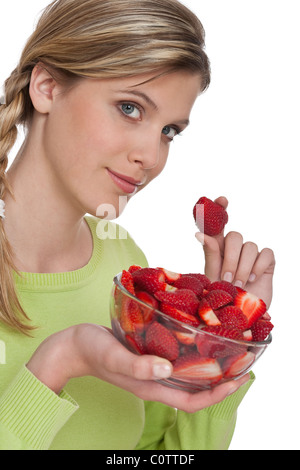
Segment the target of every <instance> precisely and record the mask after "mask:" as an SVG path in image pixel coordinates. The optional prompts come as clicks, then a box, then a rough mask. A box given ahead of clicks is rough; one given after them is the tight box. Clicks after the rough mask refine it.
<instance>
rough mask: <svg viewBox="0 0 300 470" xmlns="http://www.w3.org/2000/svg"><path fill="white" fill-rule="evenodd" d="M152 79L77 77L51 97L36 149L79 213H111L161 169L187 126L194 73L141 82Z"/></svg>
mask: <svg viewBox="0 0 300 470" xmlns="http://www.w3.org/2000/svg"><path fill="white" fill-rule="evenodd" d="M153 77H154V75H153V74H146V75H142V76H135V77H131V78H120V79H109V80H103V79H102V80H98V79H95V80H90V79H82V80H80V81H79V82H78V83H77V84H76V85H75V86H74V87H72V88H71V89H70V90H68V91H67V92H66V93H57V94H56V95H55V98H54V99H53V103H52V106H51V110H50V112H49V113H48V115H47V121H46V125H45V127H44V138H43V146H44V154H45V156H46V159H47V164H48V167H49V165H50V168H51V170H52V174H53V175H54V182H55V183H54V184H57V185H58V186H57V189H58V190H60V191H61V190H63V194H64V195H66V197H69V198H70V201H71V202H72V204H76V206H77V207H78V208H80V210H82V211H83V212H84V213H86V212H88V213H90V214H94V215H96V213H97V215H98V216H101V215H102V214H101V207H109V206H113V207H114V208H115V210H116V216H118V215H119V206H120V197H121V196H123V198H122V200H123V201H124V198H126V197H127V198H128V199H129V198H130V197H132V196H133V195H134V194H135V193H136V192H137V191H140V190H141V189H142V188H143V187H145V186H146V185H147V184H148V183H149V182H150V181H151V180H153V178H155V177H156V176H157V175H158V174H159V173H160V172H161V171H162V169H163V168H164V166H165V164H166V160H167V156H168V152H169V147H170V143H171V142H172V140H173V139H174V138H176V134H178V133H180V132H182V131H183V130H184V129H185V127H186V126H187V125H188V120H189V116H190V112H191V109H192V106H193V104H194V102H195V100H196V98H197V96H198V95H199V93H200V86H201V82H200V77H199V75H197V74H191V73H188V72H183V71H179V72H174V73H170V74H165V75H162V76H160V77H157V78H155V79H154V80H152V81H148V82H146V81H147V80H149V79H151V78H153ZM143 82H146V83H143ZM122 204H123V203H122ZM99 208H100V209H99Z"/></svg>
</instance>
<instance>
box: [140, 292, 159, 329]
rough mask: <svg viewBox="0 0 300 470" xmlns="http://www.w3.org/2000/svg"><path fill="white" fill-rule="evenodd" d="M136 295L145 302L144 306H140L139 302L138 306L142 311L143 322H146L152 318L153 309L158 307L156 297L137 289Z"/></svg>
mask: <svg viewBox="0 0 300 470" xmlns="http://www.w3.org/2000/svg"><path fill="white" fill-rule="evenodd" d="M136 297H137V298H138V299H139V300H141V301H142V302H144V303H145V304H147V305H145V306H142V305H141V304H140V305H139V307H140V309H141V311H142V313H143V317H144V323H145V324H148V323H150V321H151V320H152V319H153V315H154V314H155V310H157V309H158V307H159V304H158V300H156V298H155V297H153V295H151V294H149V293H148V292H146V291H137V292H136Z"/></svg>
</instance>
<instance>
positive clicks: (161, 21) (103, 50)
mask: <svg viewBox="0 0 300 470" xmlns="http://www.w3.org/2000/svg"><path fill="white" fill-rule="evenodd" d="M204 49H205V43H204V30H203V27H202V24H201V22H200V21H199V19H198V18H197V17H196V16H195V15H194V14H193V13H192V12H191V11H190V10H189V9H188V8H187V7H185V6H184V5H183V4H181V3H180V2H179V1H177V0H55V1H53V2H52V3H51V4H50V5H49V6H48V7H46V8H45V10H44V11H43V13H42V15H41V17H40V19H39V21H38V23H37V26H36V29H35V31H34V32H33V34H32V35H31V37H30V38H29V39H28V41H27V43H26V45H25V47H24V50H23V53H22V55H21V58H20V61H19V64H18V66H17V67H16V69H15V70H14V71H13V72H12V74H11V76H10V77H9V78H8V79H7V80H6V82H5V98H6V104H5V105H2V106H0V198H1V199H2V198H3V195H4V193H5V191H8V192H10V193H11V194H12V190H11V188H10V186H9V182H8V180H7V178H6V168H7V164H8V154H9V151H10V149H11V148H12V147H13V145H14V143H15V141H16V137H17V132H18V130H17V126H18V125H23V126H25V127H26V126H28V124H29V123H30V120H31V118H32V115H33V105H32V102H31V99H30V95H29V84H30V79H31V73H32V70H33V68H34V67H35V66H36V65H37V64H38V63H42V64H43V65H44V66H45V67H46V68H47V67H48V68H49V70H51V72H52V73H53V74H54V75H56V77H55V78H56V79H60V80H62V79H63V80H66V81H67V82H68V81H72V80H76V79H78V78H98V79H99V78H114V77H128V76H134V75H139V74H143V73H148V72H150V71H151V72H152V71H153V72H156V71H157V73H158V74H159V73H160V72H161V71H162V70H168V71H173V70H181V69H184V70H188V71H191V72H193V73H198V74H199V77H200V78H201V82H202V83H201V84H202V89H203V90H205V89H206V88H207V87H208V85H209V83H210V66H209V60H208V58H207V55H206V53H205V51H204ZM12 195H13V194H12ZM6 216H7V217H9V214H7V215H6ZM0 259H1V265H0V320H2V321H3V322H5V323H6V324H8V325H10V326H12V327H13V328H17V329H18V330H20V331H22V332H24V333H26V332H28V331H30V329H31V328H32V327H31V326H30V325H29V324H28V322H27V320H28V317H27V315H26V313H25V312H24V311H23V309H22V307H21V305H20V303H19V301H18V297H17V293H16V291H15V286H14V276H13V271H16V269H15V267H14V264H13V253H12V249H11V247H10V245H9V242H8V240H7V238H6V236H5V231H4V228H3V224H2V222H1V221H0Z"/></svg>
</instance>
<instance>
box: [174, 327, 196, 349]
mask: <svg viewBox="0 0 300 470" xmlns="http://www.w3.org/2000/svg"><path fill="white" fill-rule="evenodd" d="M172 332H173V334H174V336H175V337H176V338H177V340H178V341H179V343H181V344H185V345H187V346H191V345H192V344H195V337H196V333H193V332H189V331H179V330H173V331H172Z"/></svg>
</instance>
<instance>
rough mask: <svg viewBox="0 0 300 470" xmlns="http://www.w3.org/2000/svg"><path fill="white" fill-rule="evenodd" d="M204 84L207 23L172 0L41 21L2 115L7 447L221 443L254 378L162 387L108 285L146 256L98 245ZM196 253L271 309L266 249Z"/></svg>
mask: <svg viewBox="0 0 300 470" xmlns="http://www.w3.org/2000/svg"><path fill="white" fill-rule="evenodd" d="M209 82H210V70H209V61H208V59H207V56H206V54H205V52H204V32H203V28H202V25H201V23H200V22H199V20H198V19H197V18H196V17H195V16H194V15H193V14H192V13H191V12H190V11H189V10H188V9H187V8H186V7H184V6H183V5H182V4H181V3H179V2H178V1H177V0H114V1H113V2H112V1H111V0H56V1H54V2H52V3H51V4H50V5H49V7H47V8H46V9H45V11H44V13H43V14H42V16H41V18H40V21H39V23H38V24H37V26H36V30H35V31H34V33H33V34H32V36H31V37H30V38H29V40H28V42H27V44H26V45H25V48H24V51H23V53H22V56H21V58H20V61H19V64H18V66H17V67H16V69H15V70H14V71H13V72H12V74H11V76H10V77H9V78H8V79H7V80H6V83H5V97H4V99H3V103H2V104H1V107H0V139H1V140H0V199H1V201H2V202H1V207H0V209H1V213H0V215H1V221H0V244H1V250H0V253H1V265H0V276H1V277H0V281H1V282H0V339H1V344H4V345H5V355H6V363H5V364H2V365H1V366H0V372H1V381H0V448H1V449H16V450H19V449H51V450H55V449H69V450H72V449H73V450H77V449H114V450H117V449H173V450H174V449H226V448H228V446H229V444H230V440H231V437H232V434H233V431H234V425H235V420H236V411H237V407H238V405H239V403H240V401H241V400H242V398H243V396H244V395H245V393H246V391H247V389H248V388H249V386H250V384H251V383H252V382H253V376H252V375H251V376H250V375H249V374H247V375H246V376H245V377H243V378H242V379H240V380H238V381H236V382H229V383H227V384H223V385H220V386H218V387H216V388H215V389H214V390H213V391H207V392H201V393H196V394H192V395H190V394H188V393H186V392H182V391H177V390H173V389H170V388H168V387H164V386H162V385H160V384H159V383H157V382H156V381H155V380H154V379H155V378H161V377H168V376H169V375H170V374H171V371H172V366H171V364H170V363H169V362H168V361H166V360H162V359H159V358H157V357H155V356H142V357H138V356H135V355H133V354H131V353H130V352H128V351H126V350H125V349H124V348H123V346H121V344H119V343H118V342H117V341H116V340H115V339H114V337H113V336H112V334H111V332H110V329H109V327H110V320H109V312H108V304H109V295H110V289H111V283H112V279H113V276H114V275H115V274H116V273H118V272H119V271H120V270H122V269H126V268H128V267H129V266H130V265H131V264H139V265H142V266H146V265H147V261H146V258H145V256H144V254H143V253H142V251H141V250H140V249H139V247H137V246H136V244H135V243H134V241H133V240H132V238H131V237H130V236H128V237H127V238H126V237H99V236H97V233H98V232H97V224H98V222H99V218H98V217H97V216H101V209H102V208H103V207H107V205H109V206H112V207H114V208H115V209H116V216H118V215H119V213H118V210H119V209H118V208H119V205H120V204H119V202H120V198H123V199H124V198H125V197H126V198H127V199H130V198H131V197H133V195H134V194H135V193H136V192H137V191H140V190H142V189H143V188H144V187H145V186H146V185H148V184H149V182H150V181H151V180H153V178H155V177H156V176H158V174H159V173H160V172H161V171H162V170H163V167H164V165H165V163H166V160H167V156H168V151H169V145H170V142H171V141H172V140H173V139H174V138H176V135H177V134H178V133H179V132H182V131H184V129H185V127H186V126H187V125H188V122H189V116H190V112H191V109H192V107H193V104H194V102H195V100H196V99H197V97H198V96H199V95H200V94H201V93H202V92H203V90H205V89H206V88H207V87H208V85H209ZM20 124H21V125H23V126H25V128H26V137H25V140H24V143H23V145H22V147H21V149H20V151H19V153H18V155H17V157H16V158H15V161H14V162H13V164H12V165H11V167H10V168H9V170H8V171H6V170H7V158H8V154H9V151H10V149H11V147H12V146H13V144H14V142H15V139H16V136H17V127H16V126H17V125H20ZM220 202H222V203H223V204H225V205H226V200H224V199H222V200H220ZM4 205H5V210H4ZM86 214H90V215H89V216H87V215H86ZM110 224H111V225H110V228H111V229H112V231H114V229H117V228H118V227H117V226H116V225H114V224H113V222H110ZM115 233H118V230H115ZM98 235H99V233H98ZM199 236H200V235H199ZM204 250H205V256H206V272H207V273H208V274H209V275H210V277H211V278H212V279H217V278H223V277H224V276H227V277H228V275H229V274H228V273H231V276H232V278H233V280H235V281H238V282H239V283H240V284H241V285H243V286H246V287H247V288H248V287H249V282H250V280H252V283H251V288H252V291H253V292H256V293H258V294H259V295H260V296H263V298H264V300H265V301H266V302H267V303H268V305H269V304H270V302H271V296H272V275H273V267H274V256H273V253H272V251H271V250H269V249H266V250H263V251H262V252H260V253H259V252H258V249H257V246H256V245H255V244H254V243H245V244H244V243H243V240H242V236H241V235H240V234H238V233H233V234H229V235H227V237H226V238H224V235H222V236H221V237H219V238H213V237H206V238H205V240H204ZM250 276H251V279H250ZM254 276H255V280H253V277H254ZM96 324H98V325H99V326H97V325H96ZM100 325H101V326H100ZM246 382H247V384H246ZM228 395H230V396H228ZM227 396H228V398H226V397H227Z"/></svg>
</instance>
